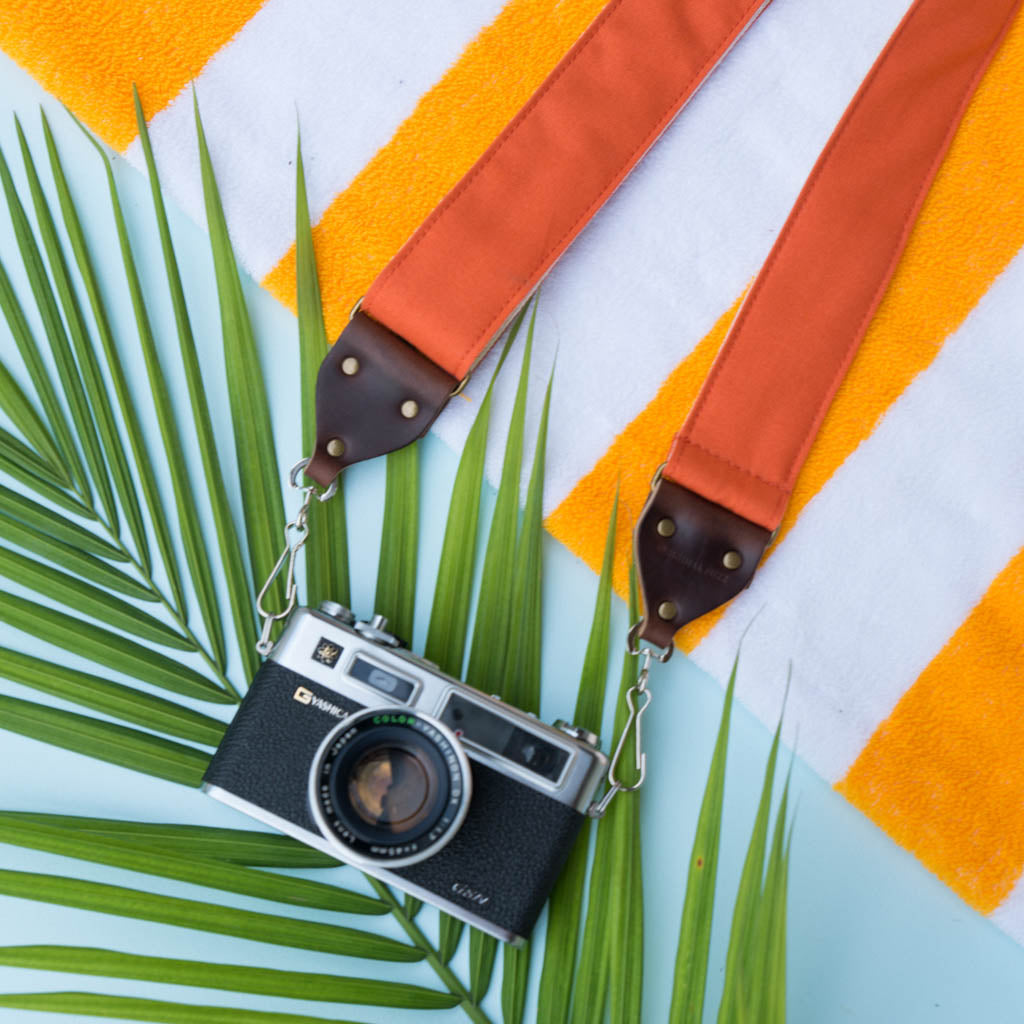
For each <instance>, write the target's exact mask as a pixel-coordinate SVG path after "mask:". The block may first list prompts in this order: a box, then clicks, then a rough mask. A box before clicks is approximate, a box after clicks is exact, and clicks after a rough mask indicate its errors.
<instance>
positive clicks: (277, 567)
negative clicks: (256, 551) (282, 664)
mask: <svg viewBox="0 0 1024 1024" xmlns="http://www.w3.org/2000/svg"><path fill="white" fill-rule="evenodd" d="M309 463H310V460H309V459H300V460H299V461H298V462H296V463H295V465H294V466H292V468H291V472H290V473H289V474H288V483H289V485H290V486H291V487H292V488H294V489H295V490H297V491H299V492H300V493H301V494H302V496H303V497H302V504H301V505H300V506H299V511H298V512H296V513H295V518H294V519H292V520H291V521H290V522H289V523H288V524H286V526H285V528H284V550H283V551H282V552H281V555H280V557H279V558H278V560H277V561H276V562H275V563H274V568H273V569H271V570H270V575H269V576H268V577H267V579H266V582H265V583H264V584H263V586H262V587H261V588H260V592H259V595H258V596H257V598H256V611H257V612H258V613H259V616H260V618H261V619H262V620H263V624H262V626H261V628H260V638H259V640H257V641H256V650H257V651H258V652H259V653H260V654H262V655H263V657H264V658H265V657H266V656H267V655H268V654H270V652H271V651H272V650H273V648H274V641H273V640H272V639H271V633H272V632H273V629H274V623H275V622H279V621H280V620H281V619H286V618H288V616H289V615H291V613H292V610H293V609H294V608H295V601H296V597H297V595H298V587H297V585H296V582H295V559H296V557H297V556H298V554H299V552H300V551H301V550H302V546H303V545H304V544H305V543H306V538H307V537H308V536H309V510H310V508H312V506H313V501H314V499H315V500H316V501H330V500H331V498H333V497H334V495H335V494H336V493H337V491H338V481H337V480H336V479H335V480H332V481H331V483H330V485H329V486H328V487H327V488H326V489H324V490H322V491H321V490H318V489H317V487H316V485H315V484H308V485H303V484H301V483H299V477H300V475H301V474H302V472H303V470H305V468H306V467H307V466H308V465H309ZM282 573H284V581H285V585H284V598H285V606H284V608H282V609H281V610H280V611H277V612H272V611H268V610H267V608H265V607H264V601H265V600H266V598H267V594H268V593H269V592H270V588H271V587H272V586H273V585H274V581H275V580H276V579H277V578H278V576H280V575H281V574H282Z"/></svg>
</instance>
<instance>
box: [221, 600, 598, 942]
mask: <svg viewBox="0 0 1024 1024" xmlns="http://www.w3.org/2000/svg"><path fill="white" fill-rule="evenodd" d="M386 629H387V623H386V621H385V620H384V619H383V618H382V617H380V616H375V617H374V618H373V619H371V620H370V621H369V622H358V621H356V618H355V616H354V615H353V614H352V613H351V612H350V611H349V610H348V609H347V608H344V607H342V606H341V605H338V604H334V603H331V602H325V603H324V604H322V605H321V606H320V608H319V610H316V611H314V610H312V609H308V608H300V609H298V610H297V611H296V612H295V613H294V614H293V615H292V616H291V618H290V620H289V622H288V626H287V628H286V630H285V632H284V634H283V635H282V637H281V639H280V640H279V641H278V643H277V645H276V646H275V647H274V649H273V651H272V652H271V654H270V657H269V658H268V659H267V661H266V662H264V664H263V666H262V667H261V668H260V670H259V672H257V673H256V678H255V679H254V680H253V682H252V686H251V687H250V689H249V692H248V693H247V694H246V696H245V699H244V700H243V701H242V705H241V707H240V708H239V709H238V713H237V714H236V715H235V719H234V721H233V722H232V723H231V726H230V727H229V729H228V731H227V733H226V735H225V736H224V739H223V741H222V742H221V744H220V747H219V749H218V750H217V753H216V754H215V755H214V758H213V761H212V762H211V764H210V767H209V769H208V770H207V772H206V777H205V779H204V781H203V788H204V789H205V790H206V792H207V793H209V794H210V795H211V796H212V797H214V798H215V799H217V800H220V801H222V802H223V803H225V804H228V805H229V806H231V807H235V808H237V809H238V810H241V811H244V812H245V813H247V814H250V815H252V816H253V817H254V818H258V819H259V820H260V821H263V822H266V823H267V824H268V825H272V826H274V827H275V828H277V829H280V830H281V831H282V832H286V833H288V834H289V835H291V836H294V837H295V838H296V839H300V840H301V841H302V842H304V843H307V844H309V845H310V846H314V847H316V848H317V849H319V850H323V851H325V852H326V853H329V854H330V855H331V856H333V857H336V858H337V859H338V860H341V861H345V862H348V863H351V864H355V865H357V866H358V867H360V868H361V869H362V870H364V871H366V872H368V873H369V874H371V875H374V876H376V877H377V878H380V879H382V880H383V881H385V882H387V883H389V884H391V885H395V886H397V887H398V888H400V889H403V890H405V891H406V892H408V893H411V894H412V895H413V896H415V897H417V898H418V899H421V900H424V901H425V902H428V903H432V904H433V905H434V906H436V907H439V908H440V909H442V910H444V911H445V912H446V913H448V914H452V915H453V916H455V917H458V918H461V919H462V920H463V921H466V922H468V923H469V924H471V925H473V926H475V927H477V928H480V929H482V930H483V931H485V932H488V933H490V934H491V935H494V936H496V937H497V938H499V939H502V940H504V941H506V942H517V941H521V940H522V939H524V938H525V937H526V936H528V935H529V934H530V930H531V929H532V928H533V925H534V922H535V921H536V920H537V916H538V915H539V914H540V911H541V908H542V907H543V905H544V903H545V901H546V900H547V898H548V894H549V893H550V892H551V889H552V887H553V886H554V884H555V880H556V879H557V878H558V875H559V873H560V872H561V870H562V867H563V865H564V864H565V861H566V858H567V857H568V856H569V851H570V850H571V848H572V844H573V842H574V841H575V839H576V836H577V834H578V832H579V830H580V827H581V826H582V824H583V822H584V820H585V817H586V812H587V809H588V807H589V806H590V804H591V799H592V797H593V795H594V790H595V789H596V787H597V785H598V783H599V782H600V781H601V779H602V778H603V777H604V775H605V772H606V770H607V759H606V758H605V756H604V755H603V754H602V753H601V751H600V750H598V749H597V737H596V736H594V735H593V734H591V733H588V732H586V731H585V730H583V729H578V728H576V727H575V726H572V725H568V724H566V723H564V722H561V721H559V722H556V723H555V725H554V726H553V727H552V726H548V725H544V724H543V723H542V722H539V721H538V720H537V719H536V718H535V717H534V716H533V715H530V714H527V713H526V712H524V711H520V710H519V709H518V708H514V707H511V706H510V705H508V704H506V703H503V702H502V701H501V700H499V699H498V698H497V697H493V696H487V695H486V694H483V693H481V692H480V691H479V690H474V689H473V688H472V687H471V686H467V685H466V684H465V683H461V682H459V681H458V680H457V679H453V678H452V677H451V676H447V675H445V674H444V673H443V672H441V671H440V670H439V669H438V667H437V666H436V665H434V664H432V663H431V662H428V661H425V660H424V659H422V658H418V657H416V656H415V655H413V654H411V653H410V652H409V651H407V650H403V649H402V646H401V642H400V641H399V640H398V639H397V638H395V637H394V636H392V635H391V634H389V633H388V632H387V631H386Z"/></svg>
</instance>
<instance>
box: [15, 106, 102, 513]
mask: <svg viewBox="0 0 1024 1024" xmlns="http://www.w3.org/2000/svg"><path fill="white" fill-rule="evenodd" d="M15 127H16V128H17V132H18V142H19V145H20V146H21V153H22V158H23V161H24V165H25V172H26V174H27V176H28V185H29V193H30V195H31V197H32V205H33V207H34V209H35V213H36V222H37V224H38V225H39V231H40V234H41V236H42V239H43V247H44V249H45V250H46V253H47V256H48V257H49V261H50V269H51V271H52V272H53V276H54V281H55V283H56V286H57V292H58V294H59V295H61V297H62V298H65V299H67V300H70V299H71V296H70V293H69V292H68V291H67V289H69V287H70V285H69V281H68V280H67V277H66V269H67V268H66V266H65V265H64V263H63V260H64V256H63V253H62V252H61V251H60V242H59V240H58V239H57V229H56V226H55V225H54V223H53V218H52V216H51V214H50V208H49V206H48V205H47V202H46V196H45V194H44V192H43V186H42V183H41V182H40V180H39V176H38V174H37V173H36V169H35V164H34V163H33V161H32V155H31V152H30V151H29V148H28V142H27V141H26V139H25V135H24V132H23V131H22V129H21V123H20V122H19V121H18V120H17V118H15ZM0 176H2V177H3V184H4V190H5V192H7V205H8V210H9V211H10V213H11V217H12V220H13V221H14V224H15V228H14V232H15V237H16V239H17V242H18V249H19V251H20V253H21V258H22V261H23V263H24V265H25V270H26V272H27V273H28V280H29V285H30V286H31V289H32V294H33V297H34V298H35V300H36V306H37V307H38V309H39V313H40V315H41V317H42V320H43V330H44V331H45V332H46V337H47V339H48V340H49V342H50V349H51V351H52V353H53V357H54V361H55V362H56V364H57V372H58V375H59V376H60V381H61V386H62V388H63V390H64V395H65V397H66V398H67V401H68V406H69V408H70V409H71V419H72V422H73V423H74V425H75V434H76V436H77V438H78V441H79V443H80V444H81V446H82V452H83V454H84V455H85V461H86V464H87V465H88V467H89V473H90V475H91V477H92V482H93V484H95V486H96V492H97V494H98V496H99V501H100V506H101V507H102V509H103V513H104V516H105V522H106V524H107V525H108V526H109V527H110V529H111V531H112V532H114V533H116V532H117V524H118V512H117V504H116V502H115V500H114V492H113V489H112V488H111V485H110V478H109V476H108V473H107V466H106V461H105V459H104V457H103V445H102V443H101V441H100V437H99V433H98V431H97V426H96V421H95V420H94V418H93V412H92V411H91V410H90V394H89V391H90V388H89V383H87V382H90V383H91V381H90V378H91V372H90V371H91V367H88V366H78V365H77V364H76V362H75V357H74V355H73V354H72V350H71V344H70V342H69V340H68V335H67V332H66V331H65V329H64V323H63V321H62V320H61V315H60V310H59V309H58V306H57V297H56V296H55V295H54V293H53V288H52V286H51V284H50V279H49V277H48V276H47V273H46V267H45V265H44V262H43V256H42V253H41V252H40V251H39V246H38V244H37V243H36V239H35V235H34V234H33V233H32V229H31V227H30V226H29V222H28V217H27V216H26V214H25V211H24V209H23V208H22V207H21V201H20V200H19V199H18V198H17V194H16V193H15V192H14V185H13V181H11V179H10V172H9V171H8V170H7V168H6V161H5V160H4V159H3V156H2V155H0ZM8 185H10V187H9V188H8ZM62 270H63V271H64V272H65V273H64V274H62V273H61V271H62ZM71 319H73V318H71ZM79 355H81V353H79Z"/></svg>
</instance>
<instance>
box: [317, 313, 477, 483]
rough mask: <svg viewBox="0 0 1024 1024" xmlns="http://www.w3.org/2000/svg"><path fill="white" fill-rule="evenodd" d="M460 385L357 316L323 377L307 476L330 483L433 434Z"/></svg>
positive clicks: (323, 368)
mask: <svg viewBox="0 0 1024 1024" xmlns="http://www.w3.org/2000/svg"><path fill="white" fill-rule="evenodd" d="M457 386H458V382H457V381H456V380H455V378H454V377H452V376H451V375H449V374H447V373H445V372H444V370H441V369H439V368H438V367H437V366H435V365H434V364H433V363H432V362H431V361H430V360H429V359H427V357H426V356H424V355H421V354H420V353H419V352H417V351H416V350H415V349H414V348H413V347H412V346H411V345H408V344H407V343H406V342H404V341H403V340H402V339H401V338H399V337H398V335H397V334H395V333H394V332H392V331H389V330H388V329H387V328H386V327H384V326H382V325H381V324H378V323H376V322H375V321H373V320H371V319H370V318H369V317H368V316H366V315H365V314H363V313H356V314H355V315H354V316H353V317H352V319H351V320H350V321H349V324H348V326H347V327H346V328H345V330H344V331H342V332H341V337H339V338H338V340H337V341H336V342H335V344H334V346H333V347H332V348H331V350H330V352H328V353H327V358H326V359H324V361H323V363H321V364H320V372H319V374H318V375H317V379H316V451H315V452H314V453H313V457H312V459H311V460H310V462H309V465H308V466H306V474H307V475H308V476H309V477H311V478H312V479H313V480H316V481H317V483H319V484H321V485H323V486H324V487H326V486H327V485H328V484H330V482H331V481H332V480H333V479H334V478H335V477H336V476H337V475H338V473H339V472H340V471H341V470H342V469H344V468H345V467H346V466H350V465H352V463H354V462H361V461H362V460H363V459H372V458H373V457H374V456H376V455H384V454H385V453H387V452H392V451H395V450H396V449H398V448H404V447H405V446H406V445H407V444H411V443H412V442H413V441H415V440H416V438H418V437H421V436H422V435H423V434H425V433H426V432H427V429H428V428H429V427H430V424H431V423H433V422H434V420H435V419H437V414H438V413H439V412H440V411H441V410H442V409H443V408H444V407H445V404H446V403H447V401H448V399H449V398H450V397H451V394H452V391H453V390H454V389H455V388H456V387H457Z"/></svg>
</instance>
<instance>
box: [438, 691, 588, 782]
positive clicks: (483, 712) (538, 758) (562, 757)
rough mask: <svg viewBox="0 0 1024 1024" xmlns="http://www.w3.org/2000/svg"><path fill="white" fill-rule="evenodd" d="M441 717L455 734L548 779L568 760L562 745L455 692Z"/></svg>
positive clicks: (557, 774) (555, 779) (555, 777)
mask: <svg viewBox="0 0 1024 1024" xmlns="http://www.w3.org/2000/svg"><path fill="white" fill-rule="evenodd" d="M441 721H442V722H444V724H445V725H447V726H448V728H449V729H451V730H452V731H453V732H455V733H456V735H459V736H461V737H463V738H464V739H467V740H469V741H470V742H471V743H475V744H477V745H478V746H481V747H485V748H486V749H487V750H491V751H493V752H494V753H495V754H500V755H501V756H502V757H504V758H506V759H507V760H509V761H512V762H513V763H514V764H518V765H520V766H521V767H523V768H526V769H528V770H529V771H531V772H533V773H534V774H535V775H539V776H540V777H541V778H543V779H547V780H548V781H549V782H558V780H559V779H560V778H561V777H562V770H563V769H564V768H565V764H566V762H567V761H568V760H569V753H568V751H566V750H564V749H563V748H562V747H558V746H555V744H554V743H548V742H547V741H546V740H542V739H541V738H540V737H539V736H536V735H534V734H533V733H532V732H529V731H527V730H526V729H520V728H519V727H518V726H517V725H515V724H513V723H512V722H510V721H509V720H508V719H507V718H502V717H501V716H500V715H495V714H493V713H492V712H490V711H488V710H487V709H486V708H483V707H481V706H480V705H479V704H477V703H475V702H474V701H470V700H466V699H465V698H464V697H461V696H459V694H457V693H453V694H452V695H451V696H450V697H449V698H448V702H447V703H446V704H445V706H444V711H443V712H442V714H441Z"/></svg>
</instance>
